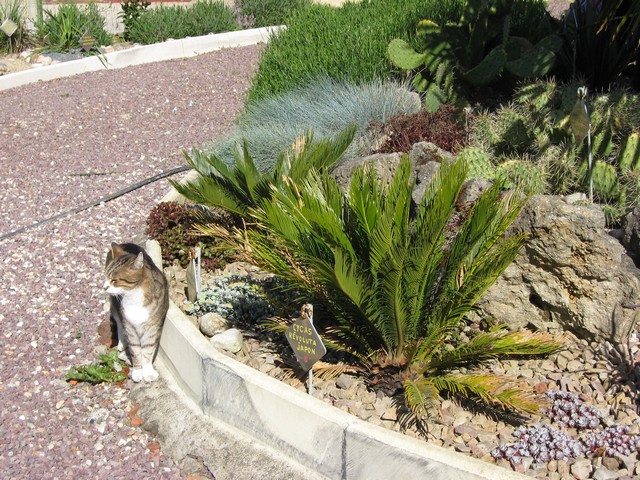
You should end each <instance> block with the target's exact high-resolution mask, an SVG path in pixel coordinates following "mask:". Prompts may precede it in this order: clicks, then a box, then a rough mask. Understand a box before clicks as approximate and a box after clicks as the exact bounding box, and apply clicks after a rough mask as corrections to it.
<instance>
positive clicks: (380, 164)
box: [331, 142, 453, 204]
mask: <svg viewBox="0 0 640 480" xmlns="http://www.w3.org/2000/svg"><path fill="white" fill-rule="evenodd" d="M408 155H409V157H410V158H411V163H412V165H413V178H415V182H416V185H415V188H414V190H413V195H412V197H413V201H414V202H415V203H416V204H419V203H420V201H421V200H422V197H423V196H424V192H425V190H426V187H427V186H428V185H429V183H430V182H431V179H432V178H433V177H434V176H435V174H436V173H437V172H438V169H439V168H440V164H441V163H442V162H443V161H448V162H451V161H453V155H452V154H451V153H449V152H447V151H445V150H442V149H441V148H438V147H437V146H436V145H434V144H433V143H430V142H419V143H416V144H414V145H413V147H412V148H411V152H409V154H408ZM401 158H402V154H401V153H376V154H373V155H369V156H366V157H359V158H353V159H351V160H348V161H346V162H344V163H341V164H340V165H339V166H338V167H336V168H335V169H333V171H332V172H331V174H332V175H333V177H334V178H335V179H336V181H337V182H338V185H340V186H341V187H342V188H349V184H350V181H351V173H352V172H353V169H354V168H356V167H359V166H360V165H363V164H367V165H370V166H371V167H373V169H374V170H375V172H376V175H377V176H378V178H380V179H381V180H384V181H387V182H388V181H390V180H391V179H392V178H393V175H394V174H395V171H396V169H397V168H398V165H399V164H400V160H401Z"/></svg>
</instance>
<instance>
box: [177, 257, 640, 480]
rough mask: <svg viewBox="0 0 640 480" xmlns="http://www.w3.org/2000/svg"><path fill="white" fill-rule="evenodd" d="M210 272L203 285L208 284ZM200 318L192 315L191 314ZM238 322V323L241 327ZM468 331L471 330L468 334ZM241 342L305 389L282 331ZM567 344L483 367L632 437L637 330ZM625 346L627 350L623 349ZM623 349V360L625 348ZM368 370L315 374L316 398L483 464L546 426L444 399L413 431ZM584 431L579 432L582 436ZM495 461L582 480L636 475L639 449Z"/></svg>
mask: <svg viewBox="0 0 640 480" xmlns="http://www.w3.org/2000/svg"><path fill="white" fill-rule="evenodd" d="M229 271H230V272H233V273H238V274H249V275H256V269H255V267H251V266H247V265H246V264H234V265H231V266H230V267H229V268H228V269H227V272H229ZM166 272H167V274H168V276H169V278H170V279H171V283H172V285H173V290H172V298H173V300H174V301H175V302H177V304H178V305H183V304H184V300H185V297H184V289H185V287H186V280H185V273H184V271H183V270H182V269H180V267H178V266H173V267H169V268H167V269H166ZM206 281H207V276H206V275H205V276H204V279H203V282H204V283H206ZM191 318H192V320H193V321H194V323H196V324H197V323H198V319H197V317H191ZM241 327H242V326H241ZM467 333H468V332H467ZM243 334H244V346H243V348H242V350H240V351H239V352H238V353H235V354H232V353H229V352H225V353H226V354H227V355H229V356H230V357H232V358H235V359H236V360H238V361H240V362H242V363H244V364H246V365H249V366H251V367H253V368H255V369H256V370H259V371H261V372H263V373H265V374H267V375H270V376H272V377H274V378H278V379H280V380H281V381H283V382H285V383H287V384H289V385H291V386H292V387H293V388H297V389H299V390H301V391H307V384H306V377H304V376H300V375H296V374H295V372H294V371H293V370H292V368H291V365H293V363H292V358H293V355H292V352H291V349H290V348H289V347H288V346H287V344H286V340H285V339H284V336H282V335H278V334H274V333H265V332H264V331H256V330H255V329H247V328H246V325H245V326H244V330H243ZM565 338H566V342H567V343H566V349H565V350H563V351H561V352H559V353H557V354H554V355H552V356H550V357H548V358H546V359H529V360H505V361H501V362H498V361H496V362H494V363H492V364H491V365H489V366H487V368H486V370H487V371H488V372H492V373H495V374H507V375H510V376H515V377H517V378H518V379H519V380H520V381H522V382H524V383H525V384H528V385H529V387H530V389H531V390H532V391H534V392H536V393H537V394H539V395H540V396H542V397H545V394H546V392H548V391H552V390H560V391H566V392H572V393H575V394H576V395H577V396H578V397H579V399H580V400H581V401H582V402H584V403H585V404H587V405H592V406H594V407H596V408H597V410H598V411H600V412H601V413H602V414H603V416H604V424H606V425H611V424H613V423H619V424H621V425H624V426H627V427H629V429H630V433H631V434H640V417H639V416H638V413H637V406H638V404H637V399H638V390H637V388H638V384H637V383H636V380H637V379H638V378H639V377H636V376H635V375H637V373H638V371H637V370H638V367H636V366H635V364H636V363H635V361H634V360H633V358H635V359H636V360H637V359H638V358H639V356H640V348H639V346H638V339H637V335H636V334H635V333H634V334H633V336H632V338H631V339H630V340H629V341H628V342H627V343H626V344H624V345H619V346H618V347H617V348H616V349H614V348H613V347H612V346H611V345H609V344H598V343H589V342H587V341H585V340H580V339H577V338H576V337H574V336H572V335H569V334H566V335H565ZM625 348H626V350H625ZM625 351H626V357H625V356H624V354H622V353H623V352H625ZM367 377H368V375H367V374H366V373H365V374H361V375H351V374H342V375H340V376H339V377H337V378H333V379H328V380H322V379H319V378H314V382H313V387H314V389H313V395H314V396H316V397H318V398H320V399H322V400H323V401H325V402H327V403H329V404H331V405H333V406H335V407H336V408H340V409H342V410H344V411H346V412H348V413H351V414H352V415H356V416H358V417H360V418H361V419H363V420H366V421H368V422H371V423H374V424H376V425H380V426H383V427H385V428H389V429H392V430H395V431H402V432H404V433H405V434H406V435H409V436H412V437H418V438H423V439H424V440H425V441H428V442H431V443H433V444H435V445H439V446H443V447H446V448H450V449H453V450H455V451H458V452H462V453H465V454H468V455H471V456H474V457H477V458H480V459H483V460H485V461H487V462H496V460H494V458H493V457H492V456H491V451H492V450H493V449H494V448H496V447H498V446H499V445H500V444H512V443H514V442H515V441H516V440H517V439H516V438H515V437H514V436H513V433H514V431H515V430H516V429H517V428H518V425H520V424H524V425H526V426H529V425H533V424H537V423H543V424H544V423H547V424H548V423H550V421H549V419H548V418H547V417H546V416H545V415H536V416H533V417H531V418H528V419H525V420H524V421H523V422H519V421H517V420H515V419H512V420H510V419H508V418H507V419H494V418H490V417H489V416H487V415H484V414H481V413H472V412H471V411H470V410H468V409H465V408H463V407H462V406H461V405H460V404H458V403H456V402H455V401H452V400H445V401H444V402H442V404H441V405H440V406H439V408H437V409H435V410H433V411H432V412H431V415H432V416H431V417H430V418H428V419H427V420H426V422H425V423H424V424H423V425H422V428H418V426H417V425H416V424H415V423H412V422H411V421H409V422H407V420H411V416H410V415H409V416H407V413H408V412H407V410H406V409H405V408H403V407H402V404H403V402H402V401H403V399H402V394H401V392H396V393H395V394H391V393H390V392H389V391H384V389H379V388H375V387H372V385H371V384H370V382H368V381H367ZM565 431H566V432H567V433H569V434H570V435H571V436H572V437H575V438H578V437H580V435H581V434H580V432H578V431H577V430H575V429H565ZM582 435H583V436H584V434H582ZM497 463H499V464H500V465H502V466H504V467H505V468H508V469H513V470H515V471H517V472H521V473H525V474H526V475H528V476H531V477H533V478H539V479H553V480H572V479H578V480H583V479H587V478H594V479H600V480H602V479H632V478H640V462H639V461H638V458H637V454H632V455H631V456H623V455H619V454H618V455H615V456H596V457H595V458H584V457H583V458H577V459H575V460H572V461H569V462H567V461H551V462H548V463H540V464H536V463H533V462H531V461H527V460H525V461H524V462H522V463H513V464H511V463H510V462H509V461H507V460H504V459H501V460H498V461H497Z"/></svg>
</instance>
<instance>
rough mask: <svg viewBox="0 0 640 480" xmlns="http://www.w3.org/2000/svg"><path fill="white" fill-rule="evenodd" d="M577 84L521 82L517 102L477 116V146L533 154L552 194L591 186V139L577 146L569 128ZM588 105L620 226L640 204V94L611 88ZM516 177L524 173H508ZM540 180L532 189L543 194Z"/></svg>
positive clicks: (610, 208)
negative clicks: (639, 172)
mask: <svg viewBox="0 0 640 480" xmlns="http://www.w3.org/2000/svg"><path fill="white" fill-rule="evenodd" d="M577 86H578V84H577V83H575V82H573V83H569V84H557V83H555V82H554V81H542V80H537V81H535V82H533V83H529V84H523V85H521V86H520V87H519V88H517V89H516V91H515V94H514V96H513V102H512V103H511V104H510V105H507V106H504V107H501V108H499V109H498V110H497V111H496V112H493V113H488V112H482V113H478V114H475V115H473V116H472V117H471V125H470V128H469V130H470V135H469V136H470V142H469V143H470V145H474V146H478V147H481V148H483V149H485V150H487V151H490V152H492V153H494V154H495V155H496V157H497V158H498V159H500V158H502V162H510V161H511V160H513V157H514V156H516V157H522V156H526V158H527V161H528V163H531V164H534V165H535V166H536V167H537V171H538V172H540V171H543V172H544V173H545V175H544V177H546V181H545V182H543V183H542V185H546V187H545V188H546V190H545V192H544V193H552V194H569V193H572V192H574V191H579V190H583V191H584V190H585V189H588V185H589V181H588V172H587V165H586V161H585V160H586V159H587V158H588V149H587V141H586V140H585V141H583V142H582V145H580V146H578V147H577V148H576V145H575V143H574V137H573V135H572V133H571V129H570V128H569V126H570V121H569V120H570V115H569V114H570V112H571V111H572V109H573V107H574V106H575V104H576V88H577ZM587 107H588V109H589V113H590V121H591V122H590V123H591V144H592V154H593V160H594V188H595V193H596V196H597V201H598V202H599V203H600V204H601V206H602V208H603V210H604V211H605V215H606V218H607V222H608V224H610V225H614V224H616V223H618V222H619V220H620V218H621V217H622V216H624V215H625V214H626V213H627V212H628V211H629V209H630V208H633V206H635V205H637V204H638V203H639V198H640V197H639V195H640V188H639V183H638V181H637V178H636V176H635V175H631V176H629V175H628V172H629V171H635V170H638V169H640V95H638V94H633V93H630V92H628V91H626V90H623V89H618V90H611V91H609V92H607V93H602V94H594V95H592V97H591V98H590V99H589V102H588V103H587ZM495 163H496V164H497V163H498V162H495ZM513 166H514V165H513V164H508V165H506V166H504V167H501V166H498V170H499V171H500V172H506V171H511V168H512V167H513ZM512 177H513V178H514V179H515V178H516V177H517V178H519V177H520V176H519V174H518V173H509V174H508V175H507V178H509V179H511V178H512ZM538 185H540V183H539V182H535V181H534V184H533V185H530V186H529V187H528V188H533V191H534V192H536V191H539V189H538ZM540 193H542V192H540Z"/></svg>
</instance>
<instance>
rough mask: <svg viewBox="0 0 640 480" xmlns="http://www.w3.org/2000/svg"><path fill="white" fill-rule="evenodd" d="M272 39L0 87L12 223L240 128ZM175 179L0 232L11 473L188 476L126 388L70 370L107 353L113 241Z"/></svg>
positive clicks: (4, 466)
mask: <svg viewBox="0 0 640 480" xmlns="http://www.w3.org/2000/svg"><path fill="white" fill-rule="evenodd" d="M259 51H260V47H259V46H251V47H243V48H236V49H226V50H221V51H219V52H215V53H212V54H207V55H202V56H199V57H195V58H191V59H185V60H175V61H168V62H159V63H154V64H149V65H142V66H136V67H130V68H126V69H122V70H108V71H107V70H105V71H100V72H94V73H88V74H83V75H79V76H75V77H70V78H65V79H59V80H54V81H51V82H46V83H37V84H32V85H27V86H24V87H19V88H15V89H11V90H7V91H4V92H0V106H1V107H0V205H2V216H0V236H1V235H3V234H7V233H9V232H11V231H14V230H16V229H19V228H21V227H24V226H26V225H29V224H32V223H34V222H36V221H38V220H42V219H44V218H46V217H49V216H51V215H54V214H56V213H58V212H60V211H63V210H67V209H69V208H72V207H76V206H79V205H81V204H83V203H86V202H88V201H91V200H93V199H97V198H99V197H101V196H103V195H106V194H109V193H112V192H114V191H116V190H119V189H121V188H123V187H126V186H129V185H132V184H134V183H136V182H138V181H140V180H143V179H144V178H147V177H150V176H152V175H155V174H158V173H160V172H163V171H167V170H169V169H171V168H174V167H177V166H181V165H184V161H183V157H182V150H183V149H188V148H190V147H193V146H196V147H203V146H204V145H206V144H207V143H209V142H211V141H212V140H214V139H215V138H217V137H219V136H220V135H222V134H224V133H226V132H228V131H229V130H230V128H231V127H232V125H233V121H234V119H235V117H236V116H237V114H238V113H239V111H240V109H241V108H242V105H243V100H244V96H245V93H246V90H247V88H248V85H249V81H250V78H251V75H252V74H253V72H254V71H255V68H256V67H257V63H258V57H259ZM92 173H93V174H96V175H87V174H92ZM168 188H169V185H168V183H167V181H166V180H161V181H159V182H156V183H153V184H151V185H148V186H145V187H143V188H141V189H139V190H136V191H134V192H132V193H129V194H127V195H125V196H124V197H121V198H118V199H116V200H114V201H112V202H109V203H106V204H102V205H99V206H97V207H94V208H91V209H89V210H86V211H84V212H81V213H79V214H76V215H73V216H71V217H67V218H65V219H62V220H59V221H57V222H54V223H50V224H47V225H43V226H40V227H36V228H34V229H31V230H28V231H26V232H24V233H22V234H19V235H16V236H14V237H11V238H8V239H5V240H2V241H0V327H1V333H0V477H2V478H12V479H22V478H24V479H27V478H29V479H31V478H41V479H54V478H60V479H62V478H82V479H92V478H96V479H97V478H100V479H102V478H110V479H120V478H122V479H131V478H135V479H146V478H149V479H151V478H154V479H157V478H172V479H173V478H184V477H186V475H185V474H184V473H182V472H181V471H180V469H179V468H178V467H177V466H176V465H175V464H174V463H173V462H172V461H171V460H170V459H169V458H168V457H166V456H165V455H163V454H162V452H158V451H157V450H156V448H157V445H154V442H155V441H156V440H155V439H154V438H153V437H151V436H150V435H149V434H148V433H146V432H144V431H143V430H141V429H140V428H137V427H133V426H131V424H130V420H129V418H128V417H127V413H128V412H129V411H130V410H131V408H132V405H131V403H130V401H129V399H128V395H127V391H126V390H125V389H123V388H120V387H118V386H115V385H103V386H95V387H94V386H88V385H83V384H78V385H75V386H72V385H69V384H68V383H67V382H65V381H64V377H65V374H66V372H67V370H68V369H69V367H71V366H72V365H79V364H86V363H90V362H93V361H95V360H96V353H95V348H96V346H97V332H96V328H97V326H98V324H99V323H100V322H101V321H102V320H103V319H104V318H105V315H106V314H105V313H104V311H103V298H104V297H103V293H102V284H103V281H104V280H103V273H102V267H103V263H104V256H105V254H106V251H107V246H108V245H109V243H110V242H111V241H127V240H130V239H131V238H132V237H133V236H135V235H136V234H138V233H141V232H142V231H143V229H144V221H145V218H146V215H147V214H148V212H149V210H150V209H151V208H152V207H153V206H154V205H155V204H156V203H157V202H158V201H159V199H160V198H161V197H162V196H163V195H164V194H165V193H166V192H167V190H168ZM149 446H151V449H149Z"/></svg>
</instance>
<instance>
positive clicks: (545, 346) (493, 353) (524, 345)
mask: <svg viewBox="0 0 640 480" xmlns="http://www.w3.org/2000/svg"><path fill="white" fill-rule="evenodd" d="M563 345H564V342H563V340H562V339H560V338H559V337H555V336H553V335H551V334H549V333H546V332H531V331H528V330H521V331H517V332H509V331H508V330H506V329H505V328H504V327H503V326H501V327H499V328H497V329H494V330H492V331H489V332H482V333H480V334H478V335H476V336H475V337H473V338H472V339H471V340H470V341H469V342H468V343H464V344H461V345H458V346H457V347H456V348H454V349H452V350H446V351H445V350H441V351H440V352H439V354H438V355H436V356H434V357H432V358H431V360H430V362H429V364H428V367H427V368H429V369H430V370H433V371H443V370H446V369H449V368H454V367H460V366H465V365H477V364H481V363H484V362H487V361H489V360H493V359H496V358H500V357H514V356H537V355H549V354H551V353H554V352H557V351H559V350H561V349H562V348H563Z"/></svg>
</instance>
